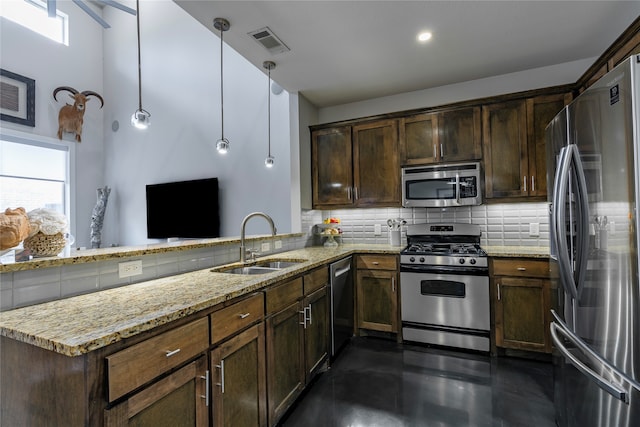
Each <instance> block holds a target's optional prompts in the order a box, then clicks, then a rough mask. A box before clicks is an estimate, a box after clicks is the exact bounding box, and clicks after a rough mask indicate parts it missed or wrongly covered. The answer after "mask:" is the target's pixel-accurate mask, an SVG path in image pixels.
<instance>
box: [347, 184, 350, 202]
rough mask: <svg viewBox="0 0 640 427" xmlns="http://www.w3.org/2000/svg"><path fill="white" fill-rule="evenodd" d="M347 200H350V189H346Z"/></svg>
mask: <svg viewBox="0 0 640 427" xmlns="http://www.w3.org/2000/svg"><path fill="white" fill-rule="evenodd" d="M347 198H348V199H349V200H351V187H347Z"/></svg>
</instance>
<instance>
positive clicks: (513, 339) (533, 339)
mask: <svg viewBox="0 0 640 427" xmlns="http://www.w3.org/2000/svg"><path fill="white" fill-rule="evenodd" d="M490 273H491V284H492V294H493V295H494V298H493V300H494V323H495V345H496V346H497V347H501V348H506V349H515V350H528V351H537V352H544V353H550V352H551V336H550V332H549V325H550V322H551V308H552V304H551V281H550V270H549V261H548V260H540V259H526V258H522V259H518V258H492V259H491V270H490Z"/></svg>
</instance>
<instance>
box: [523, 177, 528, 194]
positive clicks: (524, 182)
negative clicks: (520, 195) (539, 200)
mask: <svg viewBox="0 0 640 427" xmlns="http://www.w3.org/2000/svg"><path fill="white" fill-rule="evenodd" d="M522 184H523V186H524V190H523V192H525V193H526V192H527V176H526V175H525V176H523V177H522Z"/></svg>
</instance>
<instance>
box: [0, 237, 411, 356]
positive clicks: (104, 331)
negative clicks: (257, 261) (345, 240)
mask: <svg viewBox="0 0 640 427" xmlns="http://www.w3.org/2000/svg"><path fill="white" fill-rule="evenodd" d="M401 249H402V247H399V246H389V245H369V244H367V245H344V246H339V247H337V248H324V247H310V248H304V249H298V250H294V251H288V252H281V253H278V254H272V255H269V256H265V257H263V258H261V259H274V258H275V259H281V260H286V259H289V260H293V259H305V260H306V261H305V262H302V263H300V264H296V265H295V266H292V267H288V268H285V269H283V270H280V271H277V272H273V273H267V274H262V275H239V274H228V273H220V272H212V271H211V269H209V268H207V269H204V270H198V271H193V272H190V273H183V274H179V275H175V276H169V277H164V278H160V279H154V280H150V281H147V282H141V283H136V284H132V285H127V286H122V287H119V288H113V289H108V290H104V291H99V292H95V293H91V294H86V295H80V296H75V297H71V298H66V299H62V300H57V301H51V302H47V303H43V304H37V305H33V306H28V307H23V308H18V309H14V310H9V311H5V312H1V313H0V335H3V336H6V337H9V338H12V339H15V340H18V341H22V342H25V343H28V344H32V345H35V346H38V347H42V348H45V349H47V350H52V351H55V352H57V353H61V354H64V355H67V356H79V355H82V354H85V353H88V352H90V351H92V350H95V349H98V348H101V347H105V346H107V345H109V344H111V343H114V342H117V341H120V340H122V339H125V338H127V337H131V336H134V335H136V334H139V333H142V332H144V331H148V330H151V329H153V328H155V327H157V326H160V325H164V324H167V323H169V322H172V321H174V320H177V319H180V318H184V317H186V316H189V315H191V314H194V313H196V312H199V311H201V310H204V309H207V308H210V307H213V306H215V305H217V304H220V303H222V302H224V301H228V300H231V299H233V298H236V297H239V296H241V295H245V294H249V293H251V292H255V291H257V290H260V289H263V288H265V287H267V286H269V285H272V284H274V283H277V282H279V281H281V280H285V279H287V278H290V277H294V276H297V275H299V274H301V273H304V272H305V271H307V270H310V269H312V268H315V267H318V266H321V265H325V264H328V263H330V262H333V261H336V260H338V259H340V258H343V257H345V256H348V255H351V254H353V253H386V254H398V253H399V252H400V250H401Z"/></svg>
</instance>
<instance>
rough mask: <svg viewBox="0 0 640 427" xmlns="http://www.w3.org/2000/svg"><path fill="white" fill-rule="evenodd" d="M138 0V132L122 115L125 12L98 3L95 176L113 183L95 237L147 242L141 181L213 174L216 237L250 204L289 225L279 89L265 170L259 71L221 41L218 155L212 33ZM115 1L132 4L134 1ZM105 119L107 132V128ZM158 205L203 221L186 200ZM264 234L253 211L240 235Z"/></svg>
mask: <svg viewBox="0 0 640 427" xmlns="http://www.w3.org/2000/svg"><path fill="white" fill-rule="evenodd" d="M140 3H141V4H140V20H141V30H140V31H141V52H142V53H141V56H142V100H143V107H144V108H145V109H146V110H148V111H149V112H150V113H151V115H152V116H151V126H150V128H149V129H148V130H147V131H139V130H137V129H134V128H133V127H132V126H131V125H130V123H129V121H130V116H131V114H132V113H133V112H134V110H136V109H137V106H138V99H137V96H138V81H137V78H138V75H137V72H138V69H137V46H136V24H135V17H133V16H130V15H128V14H125V13H122V12H120V11H117V10H114V9H111V8H107V9H105V18H106V19H107V21H108V22H109V23H110V24H111V26H112V28H111V29H110V30H108V31H105V35H104V37H105V44H104V55H105V58H107V59H105V73H104V74H105V88H106V90H107V91H108V94H109V97H110V98H111V99H112V102H111V103H110V105H109V107H108V108H107V109H106V111H105V134H104V141H105V163H106V170H105V183H106V184H107V185H109V186H110V187H112V189H113V191H112V193H111V199H110V201H109V208H108V209H109V210H110V212H108V214H107V216H106V218H105V231H104V234H103V241H105V240H106V241H107V242H112V243H117V244H120V245H132V244H140V243H144V242H147V241H148V240H147V239H146V212H145V209H146V205H145V185H146V184H152V183H159V182H167V181H172V180H185V179H197V178H205V177H218V178H219V183H220V204H221V233H222V235H224V236H237V235H239V234H240V223H241V221H242V219H243V218H244V216H245V215H246V214H248V213H250V212H252V211H258V210H259V211H265V212H267V213H268V214H270V215H271V216H272V217H273V218H274V221H275V223H276V226H277V227H278V230H279V231H283V232H285V231H289V230H290V229H291V208H290V199H291V196H290V191H291V190H290V185H289V183H290V181H291V177H290V157H289V156H290V150H289V141H290V135H289V113H288V108H289V100H288V94H287V92H286V91H285V92H282V94H280V95H277V96H276V95H272V97H271V103H272V109H271V120H272V123H271V150H272V154H273V155H274V156H275V158H276V166H275V167H274V168H273V169H272V170H267V169H266V168H265V167H264V159H265V158H266V156H267V134H268V131H267V129H268V127H267V125H268V124H267V113H268V112H267V88H268V82H267V75H266V74H265V72H264V70H258V69H257V68H255V67H254V66H253V65H251V64H250V63H248V62H247V61H246V60H245V59H244V58H242V57H240V56H239V55H238V54H237V53H236V52H235V51H233V50H232V49H230V48H229V47H228V46H226V45H225V49H224V51H223V54H224V119H225V123H224V133H225V137H227V138H228V139H229V140H230V143H231V149H230V152H229V153H228V154H227V155H226V156H221V155H219V154H218V153H217V152H216V150H215V143H216V141H217V140H218V139H219V138H220V135H221V126H220V39H219V37H218V36H217V35H215V34H213V33H212V32H211V31H209V30H208V29H206V28H204V27H203V26H202V25H201V24H200V23H198V22H197V21H195V20H194V19H193V18H192V17H190V16H189V15H187V13H186V12H185V11H184V10H182V9H181V8H179V7H178V6H177V5H176V4H174V3H173V2H171V1H168V0H167V1H141V2H140ZM125 4H128V5H129V6H131V7H133V8H135V3H134V2H126V3H125ZM212 19H213V17H212ZM266 59H269V58H266V57H265V60H266ZM276 72H277V68H276V70H275V71H274V72H273V73H276ZM115 121H117V122H118V123H119V129H118V130H117V131H113V130H112V124H113V123H114V122H115ZM167 209H173V210H175V212H176V221H207V218H206V217H201V216H200V214H199V213H198V212H191V211H189V207H188V206H167ZM267 232H269V229H268V227H267V224H266V221H262V220H260V219H254V220H252V221H251V222H250V223H249V226H248V227H247V234H257V233H267Z"/></svg>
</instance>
